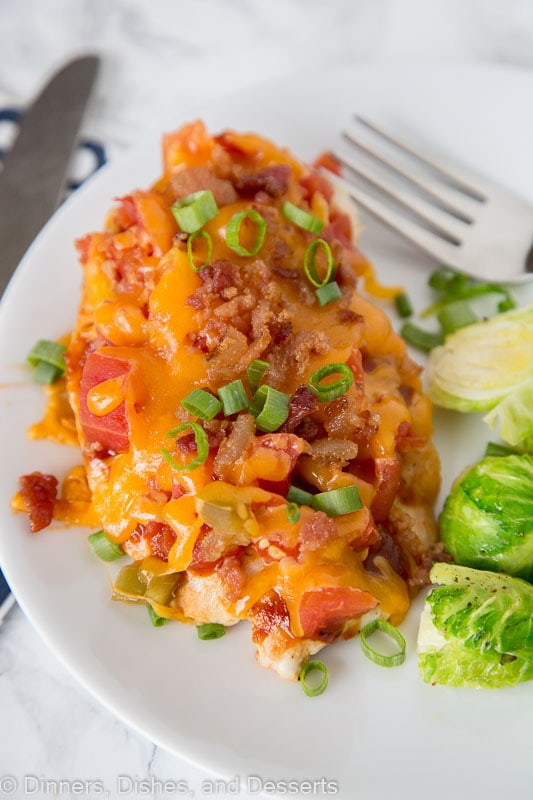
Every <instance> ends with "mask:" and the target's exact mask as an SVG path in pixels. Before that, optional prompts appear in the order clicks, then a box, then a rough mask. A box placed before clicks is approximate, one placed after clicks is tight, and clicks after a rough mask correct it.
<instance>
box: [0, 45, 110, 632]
mask: <svg viewBox="0 0 533 800" xmlns="http://www.w3.org/2000/svg"><path fill="white" fill-rule="evenodd" d="M98 66H99V59H98V58H97V57H96V56H84V57H83V58H78V59H76V60H74V61H71V62H70V63H68V64H67V65H66V66H65V67H63V68H62V69H61V70H60V71H59V72H57V73H56V74H55V75H54V76H53V77H52V79H51V80H50V81H49V82H48V83H47V85H46V86H45V88H44V89H43V91H42V92H41V93H40V94H39V95H38V97H37V99H36V100H35V101H34V103H33V105H32V106H30V108H29V109H28V110H27V111H26V113H25V114H24V117H23V120H22V124H21V128H20V133H19V135H18V137H17V139H16V140H15V144H14V146H13V148H12V150H11V151H10V153H9V154H8V156H7V157H6V159H5V161H4V168H3V170H2V171H1V172H0V298H1V297H2V295H3V293H4V289H5V288H6V286H7V284H8V283H9V281H10V279H11V276H12V274H13V272H14V271H15V269H16V267H17V266H18V263H19V261H20V259H21V258H22V256H23V255H24V253H25V252H26V250H27V248H28V247H29V245H30V244H31V242H32V241H33V239H34V238H35V236H36V235H37V234H38V233H39V231H40V230H41V228H42V227H43V225H44V224H45V223H46V222H47V220H48V219H49V217H50V216H51V215H52V214H53V212H54V211H55V209H56V207H57V205H58V204H59V202H60V200H61V195H62V190H63V188H64V186H65V182H66V177H67V168H68V165H69V162H70V160H71V157H72V153H73V150H74V145H75V143H76V137H77V134H78V131H79V128H80V124H81V121H82V117H83V112H84V111H85V108H86V105H87V103H88V100H89V97H90V94H91V90H92V87H93V85H94V81H95V79H96V75H97V73H98ZM14 602H15V598H14V597H13V595H12V594H11V593H10V588H9V586H8V584H7V582H6V580H5V578H4V575H3V573H2V571H1V569H0V623H1V622H2V620H3V619H4V617H5V616H6V614H7V613H8V611H9V610H10V608H11V607H12V606H13V604H14Z"/></svg>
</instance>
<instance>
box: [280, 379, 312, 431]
mask: <svg viewBox="0 0 533 800" xmlns="http://www.w3.org/2000/svg"><path fill="white" fill-rule="evenodd" d="M317 408H318V400H317V399H316V396H315V395H314V394H313V392H312V391H311V389H310V388H309V386H307V384H302V385H301V386H298V388H297V389H296V391H295V392H294V394H293V395H292V396H291V398H290V401H289V416H288V417H287V420H286V421H285V422H284V423H283V425H282V426H281V428H280V431H286V432H287V433H293V431H295V430H296V428H297V427H298V425H299V424H300V422H302V420H303V419H305V417H307V416H309V414H312V413H313V411H316V409H317Z"/></svg>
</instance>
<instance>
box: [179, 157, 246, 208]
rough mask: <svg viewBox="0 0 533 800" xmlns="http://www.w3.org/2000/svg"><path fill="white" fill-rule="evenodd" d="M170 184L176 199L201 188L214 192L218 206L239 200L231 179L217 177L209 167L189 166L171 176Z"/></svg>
mask: <svg viewBox="0 0 533 800" xmlns="http://www.w3.org/2000/svg"><path fill="white" fill-rule="evenodd" d="M170 185H171V187H172V190H173V192H174V197H175V198H176V199H178V200H179V199H181V198H182V197H185V196H186V195H188V194H193V192H198V191H200V190H205V189H207V190H210V191H212V192H213V196H214V198H215V202H216V204H217V205H218V206H227V205H230V204H231V203H235V202H236V201H237V199H238V198H237V192H236V191H235V189H234V188H233V185H232V184H231V183H230V181H227V180H225V179H224V178H217V176H216V175H214V174H213V173H212V172H211V170H210V169H209V168H208V167H204V166H202V167H189V168H188V169H184V170H180V172H175V173H173V174H172V175H171V177H170Z"/></svg>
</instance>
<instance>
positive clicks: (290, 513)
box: [285, 503, 300, 525]
mask: <svg viewBox="0 0 533 800" xmlns="http://www.w3.org/2000/svg"><path fill="white" fill-rule="evenodd" d="M285 513H286V515H287V519H288V520H289V522H290V523H291V525H295V524H296V523H297V522H298V520H299V519H300V509H299V507H298V505H297V504H296V503H288V504H287V505H286V506H285Z"/></svg>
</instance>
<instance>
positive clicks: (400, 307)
mask: <svg viewBox="0 0 533 800" xmlns="http://www.w3.org/2000/svg"><path fill="white" fill-rule="evenodd" d="M394 305H395V306H396V311H397V312H398V314H399V315H400V317H404V318H405V317H410V316H412V314H413V306H412V304H411V301H410V300H409V298H408V297H407V295H406V294H405V292H401V293H400V294H397V295H396V297H395V298H394Z"/></svg>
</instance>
